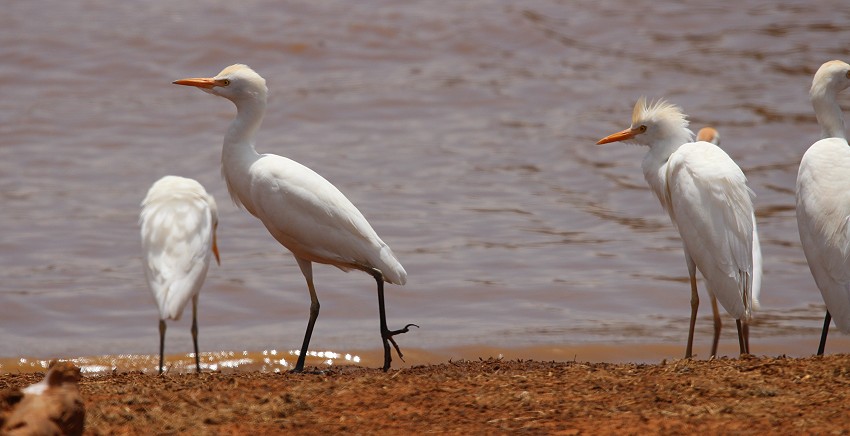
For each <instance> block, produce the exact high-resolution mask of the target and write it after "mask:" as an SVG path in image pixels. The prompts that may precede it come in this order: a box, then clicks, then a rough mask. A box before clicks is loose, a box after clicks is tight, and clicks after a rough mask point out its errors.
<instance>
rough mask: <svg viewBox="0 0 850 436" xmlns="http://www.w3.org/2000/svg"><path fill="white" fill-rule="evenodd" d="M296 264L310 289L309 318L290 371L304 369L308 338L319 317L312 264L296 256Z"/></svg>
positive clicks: (311, 335)
mask: <svg viewBox="0 0 850 436" xmlns="http://www.w3.org/2000/svg"><path fill="white" fill-rule="evenodd" d="M295 260H297V261H298V266H300V267H301V272H302V273H303V274H304V278H305V279H306V280H307V290H308V291H310V320H309V321H307V331H305V332H304V342H302V343H301V353H300V354H299V355H298V361H297V362H296V363H295V368H292V372H302V371H304V359H306V358H307V349H308V347H309V346H310V338H311V337H313V327H315V326H316V319H318V318H319V307H320V305H319V297H318V295H316V288H315V287H314V286H313V264H312V263H311V262H310V261H309V260H301V259H299V258H296V259H295Z"/></svg>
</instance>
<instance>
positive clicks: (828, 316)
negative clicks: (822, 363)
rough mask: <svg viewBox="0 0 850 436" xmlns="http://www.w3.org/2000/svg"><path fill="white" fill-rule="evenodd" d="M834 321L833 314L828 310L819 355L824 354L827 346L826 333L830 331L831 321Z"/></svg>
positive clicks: (824, 320)
mask: <svg viewBox="0 0 850 436" xmlns="http://www.w3.org/2000/svg"><path fill="white" fill-rule="evenodd" d="M830 322H832V315H830V314H829V311H828V310H827V311H826V316H824V317H823V332H821V334H820V345H818V356H823V351H824V349H825V348H826V335H827V333H829V323H830Z"/></svg>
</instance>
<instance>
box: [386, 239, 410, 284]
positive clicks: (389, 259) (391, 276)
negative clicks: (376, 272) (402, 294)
mask: <svg viewBox="0 0 850 436" xmlns="http://www.w3.org/2000/svg"><path fill="white" fill-rule="evenodd" d="M380 256H381V264H382V267H381V268H380V270H381V274H383V276H384V280H385V281H387V282H389V283H392V284H396V285H404V284H405V283H407V271H405V270H404V267H403V266H401V262H399V261H398V259H396V257H395V255H394V254H393V251H392V250H391V249H390V247H389V246H387V245H384V246H383V247H381V253H380Z"/></svg>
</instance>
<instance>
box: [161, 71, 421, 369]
mask: <svg viewBox="0 0 850 436" xmlns="http://www.w3.org/2000/svg"><path fill="white" fill-rule="evenodd" d="M174 83H175V84H177V85H187V86H195V87H198V88H200V89H201V90H203V91H206V92H208V93H210V94H213V95H217V96H220V97H224V98H226V99H228V100H230V101H232V102H233V104H235V105H236V118H235V119H234V120H233V121H232V122H231V123H230V127H228V129H227V133H226V134H225V136H224V145H223V148H222V154H221V172H222V175H223V176H224V180H225V182H226V183H227V189H228V191H230V196H231V197H232V198H233V201H234V202H235V203H236V204H237V206H238V205H241V206H243V207H244V208H245V209H246V210H248V212H249V213H251V215H254V216H255V217H257V218H258V219H259V220H260V221H262V222H263V224H264V225H265V226H266V229H268V231H269V233H271V235H272V236H273V237H274V238H275V239H276V240H277V241H278V242H280V243H281V244H282V245H283V246H284V247H286V248H287V249H288V250H289V251H291V252H292V254H293V256H295V260H296V261H297V262H298V266H299V267H300V268H301V272H302V273H303V274H304V278H305V279H306V280H307V289H308V291H309V292H310V300H311V303H310V319H309V321H308V323H307V330H306V332H305V333H304V341H303V343H302V346H301V352H300V354H299V355H298V361H297V363H296V364H295V368H293V371H295V372H300V371H303V370H304V358H305V356H306V355H307V347H308V345H309V343H310V337H311V336H312V333H313V327H314V325H315V323H316V318H318V316H319V299H318V297H317V296H316V289H315V287H314V286H313V267H312V262H318V263H324V264H329V265H333V266H336V267H338V268H340V269H342V270H344V271H347V270H351V269H357V270H361V271H365V272H367V273H369V274H370V275H372V277H374V279H375V281H376V282H377V284H378V312H379V316H380V329H381V339H382V341H383V345H384V366H383V369H384V371H387V370H388V369H389V368H390V362H391V360H392V359H391V354H390V345H389V344H390V343H392V344H393V346H394V347H395V349H396V352H397V353H398V355H399V357H400V358H401V357H402V354H401V350H399V347H398V344H396V342H395V339H393V336H395V335H397V334H401V333H406V332H407V331H408V328H409V327H410V326H415V324H408V325H406V326H405V327H404V328H402V329H399V330H390V329H388V328H387V319H386V310H385V308H384V282H385V281H386V282H389V283H394V284H397V285H404V283H405V282H406V281H407V272H405V270H404V267H402V266H401V263H399V261H398V260H397V259H396V257H395V255H393V252H392V250H390V247H389V246H388V245H387V244H385V243H384V241H382V240H381V238H380V237H378V234H377V233H375V230H373V229H372V226H371V225H369V222H368V221H366V218H364V217H363V214H361V213H360V211H359V210H357V208H356V207H354V205H353V204H352V203H351V201H349V200H348V198H346V197H345V195H343V194H342V193H341V192H340V191H339V190H338V189H337V188H336V187H335V186H334V185H332V184H331V183H330V182H328V181H327V180H325V179H324V178H323V177H322V176H320V175H319V174H317V173H315V172H314V171H313V170H311V169H309V168H307V167H306V166H304V165H301V164H299V163H298V162H295V161H293V160H291V159H288V158H285V157H282V156H277V155H274V154H258V153H257V151H256V150H255V148H254V135H255V134H256V132H257V130H258V129H259V127H260V123H261V122H262V121H263V115H264V113H265V110H266V96H267V93H268V89H267V88H266V81H265V79H263V78H262V77H261V76H260V75H259V74H257V73H256V72H254V70H252V69H251V68H249V67H248V66H246V65H241V64H237V65H231V66H229V67H227V68H225V69H224V70H222V71H221V72H220V73H219V74H218V75H216V76H215V77H210V78H191V79H182V80H177V81H175V82H174Z"/></svg>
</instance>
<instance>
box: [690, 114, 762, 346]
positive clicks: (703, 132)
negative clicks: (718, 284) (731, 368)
mask: <svg viewBox="0 0 850 436" xmlns="http://www.w3.org/2000/svg"><path fill="white" fill-rule="evenodd" d="M699 141H705V142H710V143H712V144H714V145H716V146H718V147H719V146H720V132H718V131H717V129H715V128H713V127H703V128H702V129H699V132H697V142H699ZM761 276H762V258H761V243H760V242H759V232H758V225H756V216H755V214H753V291H752V293H753V309H758V308H759V295H760V294H761ZM711 311H712V313H713V314H714V341H712V343H711V355H712V356H714V355H716V354H717V344H718V342H719V341H720V327H721V322H720V312H719V311H718V310H717V298H715V297H714V295H711ZM744 340H745V341H747V344H748V348H749V341H750V329H749V327H748V326H747V325H746V324H745V325H744Z"/></svg>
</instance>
